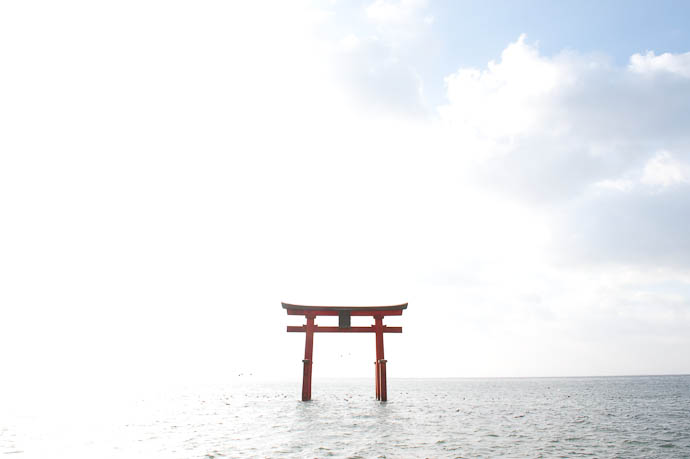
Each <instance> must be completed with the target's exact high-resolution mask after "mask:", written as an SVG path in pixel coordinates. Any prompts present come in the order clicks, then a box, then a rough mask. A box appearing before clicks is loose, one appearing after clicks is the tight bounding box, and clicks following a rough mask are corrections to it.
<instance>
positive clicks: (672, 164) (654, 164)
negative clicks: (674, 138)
mask: <svg viewBox="0 0 690 459" xmlns="http://www.w3.org/2000/svg"><path fill="white" fill-rule="evenodd" d="M641 182H642V183H644V184H647V185H660V186H663V187H667V186H671V185H675V184H679V183H688V182H690V166H689V165H687V164H682V163H680V162H678V161H676V160H675V159H674V158H673V157H672V156H671V154H670V153H669V152H668V151H662V152H659V153H657V154H656V155H655V156H654V157H653V158H651V159H650V160H648V161H647V163H646V164H645V165H644V169H643V171H642V178H641Z"/></svg>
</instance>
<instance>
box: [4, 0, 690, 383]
mask: <svg viewBox="0 0 690 459" xmlns="http://www.w3.org/2000/svg"><path fill="white" fill-rule="evenodd" d="M688 10H689V8H688V6H687V4H683V2H648V1H644V2H628V1H626V2H621V1H614V2H606V3H605V4H602V2H590V1H582V2H551V1H549V2H535V1H530V2H522V3H521V2H513V1H500V2H479V1H477V2H470V1H460V2H438V3H436V2H428V3H427V2H425V1H415V0H402V1H393V0H376V1H373V2H371V1H370V2H347V3H346V2H342V3H341V2H332V3H329V2H323V3H306V2H303V3H300V2H276V3H263V2H243V3H241V2H225V1H195V2H183V1H150V0H136V1H126V0H125V1H118V2H90V1H82V2H79V1H69V0H68V1H64V2H47V1H46V2H36V1H5V2H2V3H1V4H0V222H1V224H0V355H1V356H2V359H1V361H2V373H3V377H2V379H3V383H0V384H4V383H8V381H11V382H14V383H16V384H26V383H28V382H31V383H38V384H41V383H43V382H50V383H57V382H64V383H65V384H73V383H74V382H77V381H79V382H99V383H101V382H102V383H115V384H130V383H131V384H138V383H140V382H145V381H153V382H155V381H184V382H199V381H201V382H219V381H226V380H228V379H232V378H237V377H238V375H239V374H240V373H242V374H243V375H245V376H243V377H246V375H247V374H249V373H252V375H253V376H254V377H257V376H259V377H267V378H290V379H298V378H300V377H301V371H302V363H301V359H302V357H303V346H304V336H303V335H302V334H288V333H286V332H285V326H286V325H288V324H298V323H301V320H300V318H296V317H287V316H286V314H285V312H284V311H283V310H282V309H281V307H280V302H281V301H287V302H294V303H302V304H360V305H371V304H394V303H399V302H406V301H408V302H409V303H410V306H409V309H408V310H407V311H406V312H405V314H404V315H403V317H402V318H396V319H394V320H388V323H389V324H392V325H398V324H399V325H402V326H403V329H404V333H403V334H402V335H387V336H386V356H387V358H388V360H389V370H388V371H389V374H390V376H391V377H402V376H406V377H426V376H557V375H615V374H657V373H688V372H690V129H689V128H688V127H689V126H690V53H689V52H690V32H689V30H690V29H688V27H687V24H688V23H689V22H690V13H689V11H688ZM322 323H325V322H322ZM373 359H374V337H373V335H368V334H366V335H364V334H361V335H360V334H358V335H317V336H316V339H315V355H314V361H315V364H314V374H315V377H320V376H345V375H349V376H365V377H369V376H372V378H373V375H372V373H373V365H372V362H373Z"/></svg>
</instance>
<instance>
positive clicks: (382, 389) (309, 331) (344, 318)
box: [282, 303, 407, 402]
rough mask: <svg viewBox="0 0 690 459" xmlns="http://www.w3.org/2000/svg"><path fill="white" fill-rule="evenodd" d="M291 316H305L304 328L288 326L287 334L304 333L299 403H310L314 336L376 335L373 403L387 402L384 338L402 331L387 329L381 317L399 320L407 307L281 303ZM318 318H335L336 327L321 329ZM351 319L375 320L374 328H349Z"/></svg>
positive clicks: (398, 305) (399, 329)
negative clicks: (391, 317)
mask: <svg viewBox="0 0 690 459" xmlns="http://www.w3.org/2000/svg"><path fill="white" fill-rule="evenodd" d="M282 305H283V309H285V310H286V311H287V313H288V315H290V316H304V317H305V318H306V320H307V323H306V324H305V325H297V326H293V325H288V327H287V331H288V332H299V333H306V340H305V345H304V360H302V362H303V363H304V373H303V375H302V400H303V401H305V402H306V401H308V400H311V367H312V354H313V351H314V333H375V334H376V361H375V362H374V368H375V373H376V380H375V381H376V400H381V401H382V402H385V401H387V400H388V390H387V387H386V363H387V360H386V359H385V357H384V354H383V334H384V333H402V327H388V326H386V325H383V318H384V316H401V315H402V313H403V310H404V309H407V303H404V304H396V305H392V306H303V305H299V304H288V303H282ZM317 316H338V326H337V327H323V326H319V325H316V324H315V323H314V321H315V319H316V317H317ZM352 316H370V317H373V318H374V325H371V326H369V327H353V326H351V325H350V322H351V321H350V318H351V317H352Z"/></svg>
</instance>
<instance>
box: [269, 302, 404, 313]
mask: <svg viewBox="0 0 690 459" xmlns="http://www.w3.org/2000/svg"><path fill="white" fill-rule="evenodd" d="M281 304H282V305H283V309H285V310H287V313H288V315H291V316H306V315H308V314H311V315H314V316H337V315H339V314H340V311H348V312H349V313H350V315H353V316H401V315H402V312H403V309H407V303H402V304H394V305H391V306H306V305H302V304H290V303H281Z"/></svg>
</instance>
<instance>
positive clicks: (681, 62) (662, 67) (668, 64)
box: [629, 51, 690, 78]
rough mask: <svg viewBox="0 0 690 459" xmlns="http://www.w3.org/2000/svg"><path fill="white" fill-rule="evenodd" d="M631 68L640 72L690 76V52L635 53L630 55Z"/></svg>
mask: <svg viewBox="0 0 690 459" xmlns="http://www.w3.org/2000/svg"><path fill="white" fill-rule="evenodd" d="M629 68H630V70H631V71H633V72H635V73H640V74H655V73H664V72H667V73H673V74H677V75H680V76H683V77H685V78H690V52H688V53H684V54H671V53H663V54H661V55H659V56H657V55H656V54H655V53H654V51H648V52H647V53H646V54H644V55H643V54H633V55H632V56H631V57H630V66H629Z"/></svg>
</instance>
